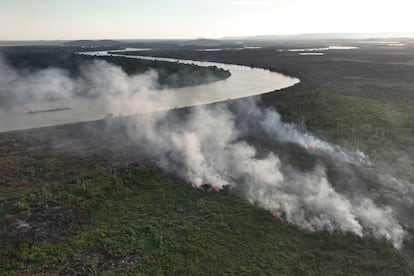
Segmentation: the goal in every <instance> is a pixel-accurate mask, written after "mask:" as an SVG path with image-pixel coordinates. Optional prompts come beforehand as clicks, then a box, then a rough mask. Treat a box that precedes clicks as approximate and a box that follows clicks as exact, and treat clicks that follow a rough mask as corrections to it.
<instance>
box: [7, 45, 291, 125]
mask: <svg viewBox="0 0 414 276" xmlns="http://www.w3.org/2000/svg"><path fill="white" fill-rule="evenodd" d="M126 50H128V51H130V50H131V49H126ZM126 50H125V51H126ZM80 54H83V55H92V56H105V55H110V54H109V53H108V51H95V52H82V53H80ZM114 56H122V57H127V58H137V59H150V60H160V61H169V62H180V63H191V64H195V65H199V66H217V67H220V68H223V69H225V70H229V71H230V72H231V76H230V77H229V78H227V79H225V80H221V81H216V82H213V83H209V84H203V85H198V86H192V87H185V88H178V89H164V90H161V92H162V95H168V96H167V97H168V100H159V101H157V102H156V104H151V105H148V104H146V105H143V104H141V103H142V101H141V99H140V98H139V97H134V96H129V97H128V98H125V97H119V98H118V97H113V96H112V97H110V98H108V97H107V96H103V97H97V98H84V97H73V98H68V99H64V100H61V101H57V102H53V103H51V102H48V103H41V104H36V105H34V104H32V105H20V106H14V107H11V108H9V109H7V110H2V109H0V131H10V130H16V129H28V128H36V127H43V126H52V125H60V124H65V123H73V122H82V121H91V120H97V119H102V118H104V117H105V116H106V114H108V113H112V114H115V115H118V114H122V115H133V114H140V113H149V112H153V111H160V110H168V109H173V108H179V107H186V106H196V105H203V104H209V103H214V102H221V101H226V100H228V99H236V98H242V97H248V96H253V95H259V94H263V93H266V92H270V91H274V90H280V89H283V88H286V87H289V86H292V85H295V84H296V83H298V82H299V79H297V78H292V77H288V76H285V75H282V74H279V73H276V72H271V71H269V70H265V69H260V68H251V67H247V66H240V65H232V64H224V63H214V62H204V61H193V60H177V59H171V58H158V57H148V56H128V55H122V51H118V52H117V54H114ZM150 92H151V91H150ZM152 92H153V93H154V94H156V95H157V96H156V97H159V96H158V95H161V94H160V91H159V90H158V91H152ZM62 107H64V108H62ZM68 107H70V108H68ZM31 110H34V111H45V112H32V113H31V112H30V111H31Z"/></svg>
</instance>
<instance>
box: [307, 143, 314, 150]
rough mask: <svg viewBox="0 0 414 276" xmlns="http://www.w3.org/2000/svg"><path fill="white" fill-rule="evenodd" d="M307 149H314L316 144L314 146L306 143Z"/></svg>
mask: <svg viewBox="0 0 414 276" xmlns="http://www.w3.org/2000/svg"><path fill="white" fill-rule="evenodd" d="M307 146H308V149H314V148H316V144H314V143H308V145H307Z"/></svg>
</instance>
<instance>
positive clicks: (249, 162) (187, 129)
mask: <svg viewBox="0 0 414 276" xmlns="http://www.w3.org/2000/svg"><path fill="white" fill-rule="evenodd" d="M0 66H1V68H0V69H1V73H2V74H0V87H1V91H0V92H2V93H14V94H13V97H15V98H16V99H19V100H22V99H26V98H28V99H31V100H33V99H35V100H44V99H54V98H55V97H74V96H79V95H83V96H96V95H99V96H102V95H104V96H106V97H108V101H106V106H105V108H106V109H107V111H111V109H116V110H119V108H120V107H119V106H118V105H122V104H123V103H125V104H126V102H131V101H132V102H133V103H134V106H135V108H136V109H137V110H140V111H145V110H154V108H155V109H157V107H162V106H164V105H166V104H167V106H168V105H169V106H171V102H174V101H175V100H176V99H175V98H174V97H173V96H171V95H169V94H166V93H162V92H160V91H154V89H153V87H155V86H156V74H155V73H154V72H148V73H147V74H145V75H140V76H128V75H127V74H125V73H124V72H123V71H122V69H120V68H119V67H116V66H113V65H110V64H108V63H106V62H103V61H97V62H95V63H91V64H89V65H87V66H85V67H84V68H83V70H82V73H81V76H80V77H79V78H78V79H71V78H70V77H69V75H68V74H67V72H65V71H62V70H58V69H47V70H42V71H39V72H36V73H31V74H25V73H17V72H15V71H13V70H11V69H10V68H8V67H7V66H5V65H4V64H2V63H0ZM34 91H35V92H34ZM85 93H86V94H85ZM114 99H118V100H116V101H115V100H114ZM119 99H121V100H119ZM128 106H129V105H128ZM121 107H122V106H121ZM160 109H162V108H160ZM127 129H128V135H129V137H130V138H131V139H132V140H133V141H135V142H136V145H137V147H138V148H139V151H140V152H145V154H147V155H148V156H149V157H151V158H153V159H154V160H155V161H156V162H157V163H158V164H159V166H160V167H161V168H163V169H165V170H168V171H173V172H175V173H177V174H179V175H181V176H182V177H184V178H185V179H187V180H188V181H189V182H190V183H192V185H193V186H195V187H200V186H201V185H202V184H205V183H209V184H210V185H211V186H212V187H213V188H216V189H223V188H224V187H226V186H228V187H230V188H233V189H237V190H239V191H241V192H243V193H244V194H245V197H246V198H247V200H248V201H250V202H251V203H252V204H255V205H258V206H261V207H262V208H264V209H266V210H269V211H270V212H277V211H284V212H286V213H287V220H288V222H290V223H293V224H295V225H298V226H299V227H301V228H304V229H308V230H326V231H344V232H352V233H354V234H356V235H359V236H364V235H374V236H376V237H381V238H382V237H385V238H386V239H388V240H389V241H390V242H392V243H393V245H394V246H395V247H397V248H399V247H401V246H402V243H403V239H404V237H405V231H404V228H403V225H402V223H401V222H400V221H399V220H398V219H397V215H398V214H397V213H396V210H398V208H400V207H401V206H400V205H398V206H396V205H394V202H395V201H394V200H392V199H390V200H389V201H386V202H381V201H380V200H378V198H382V197H386V195H384V193H385V192H384V190H386V188H387V189H392V190H393V192H394V193H393V197H398V196H402V195H404V196H406V197H409V198H411V199H412V198H413V197H412V195H413V194H414V192H413V190H412V189H411V188H409V187H412V186H410V185H411V184H410V183H403V182H400V181H399V180H397V179H395V178H394V179H392V178H391V180H390V178H387V179H388V181H384V179H381V177H376V174H377V172H376V171H375V168H374V167H373V166H372V164H371V162H370V161H369V159H368V158H367V157H366V156H365V155H364V154H363V153H361V152H358V151H355V152H352V151H346V150H344V149H342V148H341V147H339V146H335V145H332V144H330V143H328V142H326V141H323V140H321V139H318V138H316V137H314V136H313V135H311V134H310V133H306V132H303V131H300V130H299V129H298V128H296V127H295V125H293V124H287V123H284V122H282V120H281V118H280V115H279V114H278V113H277V111H275V110H273V109H269V108H262V107H260V106H259V105H258V103H257V98H254V99H253V98H251V99H246V100H239V101H236V102H235V103H231V104H215V105H210V106H200V107H194V108H192V109H191V110H190V111H189V112H187V113H180V112H156V113H153V114H150V115H142V116H137V117H136V118H135V119H134V120H129V121H128V128H127ZM252 140H253V141H255V140H258V141H262V140H265V141H266V143H263V144H261V145H260V146H259V147H258V146H257V144H254V143H252V142H251V141H252ZM291 145H293V146H294V147H295V153H293V158H295V157H296V156H302V155H303V156H308V157H306V158H308V159H309V160H307V161H305V163H309V164H311V165H310V166H309V165H307V168H306V169H303V168H302V169H301V168H299V167H298V166H296V165H294V164H291V163H290V162H289V161H288V160H289V159H284V158H281V154H282V151H283V150H284V149H285V148H288V147H289V146H291ZM395 183H398V185H400V187H397V186H396V185H395ZM391 187H392V188H391ZM373 189H374V190H375V191H376V193H377V196H375V195H374V194H372V190H373ZM407 193H408V194H409V196H408V195H407ZM405 204H406V206H404V208H409V207H412V204H413V203H412V201H411V202H409V203H407V202H405ZM396 207H398V208H396Z"/></svg>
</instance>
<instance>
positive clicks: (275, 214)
mask: <svg viewBox="0 0 414 276" xmlns="http://www.w3.org/2000/svg"><path fill="white" fill-rule="evenodd" d="M272 216H273V217H275V218H277V219H280V216H281V214H280V213H279V212H273V213H272Z"/></svg>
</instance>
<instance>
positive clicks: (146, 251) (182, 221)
mask: <svg viewBox="0 0 414 276" xmlns="http://www.w3.org/2000/svg"><path fill="white" fill-rule="evenodd" d="M183 53H187V54H188V53H190V54H188V55H187V56H181V57H185V58H193V59H197V58H199V59H203V58H204V59H209V60H213V61H214V60H215V61H224V62H233V63H242V64H247V65H253V66H260V67H265V68H269V69H274V70H278V68H276V67H275V64H277V65H278V66H280V67H281V68H284V70H285V72H287V73H289V72H290V74H292V75H295V76H298V77H300V78H301V80H302V83H301V84H299V85H297V86H295V87H292V88H288V89H286V90H284V91H281V92H278V93H270V94H267V95H265V96H264V97H263V105H264V106H271V107H276V108H277V109H278V110H279V111H280V112H281V114H282V115H283V119H284V120H286V121H291V122H301V123H303V124H304V125H305V126H306V128H307V129H308V130H310V131H312V132H313V133H315V134H316V135H318V136H319V137H323V138H325V139H327V140H329V141H332V142H335V143H338V144H341V145H343V146H345V147H349V148H359V149H361V150H363V151H365V152H367V153H368V154H369V155H370V156H371V158H373V160H374V161H375V162H377V163H379V164H385V165H387V164H391V166H388V168H389V169H393V170H394V171H393V173H395V174H396V175H398V176H401V177H403V178H405V179H411V180H413V179H414V171H413V167H412V166H411V165H410V164H411V163H410V162H409V160H412V157H413V156H414V152H413V151H414V140H413V137H414V136H413V134H414V124H413V122H414V113H413V112H414V106H413V105H414V104H413V101H412V100H411V99H412V94H410V92H412V84H411V82H410V81H407V80H408V79H409V78H408V77H409V76H410V74H412V73H411V72H412V70H411V71H410V70H407V69H410V68H411V67H404V66H402V65H398V66H397V65H393V66H394V67H392V68H394V69H395V70H391V71H390V72H387V73H384V70H385V69H384V67H383V66H382V65H378V64H377V63H372V64H371V63H366V62H365V63H363V66H362V65H361V66H357V65H355V64H354V63H352V62H350V61H346V62H343V61H341V62H340V63H335V62H337V61H335V60H334V59H335V58H337V57H333V59H332V60H325V61H323V62H321V61H320V60H318V59H319V58H318V59H317V58H314V57H309V59H306V60H305V59H303V57H299V58H300V60H298V57H297V56H291V55H290V56H288V55H287V56H286V57H285V56H278V55H282V54H279V53H276V54H275V51H274V50H272V51H267V50H263V51H262V52H260V54H258V53H257V52H256V51H249V52H246V53H244V54H243V55H241V54H240V53H229V52H226V53H220V52H218V53H206V52H195V51H194V52H185V51H183ZM347 53H348V52H347ZM352 53H353V52H349V54H344V53H342V52H340V54H342V55H344V56H343V57H342V58H343V59H350V57H348V56H346V55H352ZM356 53H357V52H356ZM375 53H376V52H375ZM46 54H47V55H48V56H49V57H50V53H48V52H47V51H46V50H45V55H46ZM362 54H366V53H365V52H364V51H362ZM362 54H361V53H357V54H356V55H361V56H364V55H362ZM52 55H53V51H52ZM56 55H59V56H60V54H56ZM166 55H167V56H174V55H171V54H166ZM198 55H216V56H202V57H200V56H198ZM220 55H223V56H220ZM274 56H275V57H274ZM327 56H328V55H327ZM177 57H180V56H177ZM56 58H57V57H56ZM306 58H308V57H306ZM328 58H329V57H328ZM355 58H356V57H355ZM370 58H372V57H371V56H364V59H368V60H369V59H370ZM376 58H381V60H382V59H386V58H384V56H383V55H378V56H376ZM53 59H54V58H50V60H53ZM15 60H17V59H15ZM24 60H25V59H22V60H21V62H24ZM42 60H43V59H42ZM381 60H379V61H378V62H380V61H381ZM41 62H42V61H41V60H39V63H37V61H36V64H41ZM110 62H115V61H110ZM358 64H359V63H358ZM339 65H341V66H339ZM18 66H20V65H18ZM48 66H49V65H45V67H48ZM53 66H55V65H53ZM68 70H70V71H71V69H68ZM128 70H134V69H128ZM75 71H76V70H75ZM75 71H74V72H75ZM71 72H72V71H71ZM393 72H394V73H393ZM389 73H393V74H389ZM393 87H394V88H393ZM396 87H397V88H396ZM387 89H388V90H387ZM385 91H390V93H385ZM401 95H403V96H401ZM177 112H179V111H177ZM103 129H105V124H104V122H103V121H100V122H92V123H82V124H72V125H66V126H57V127H53V128H46V129H38V130H30V131H23V132H15V133H8V134H1V135H0V167H1V168H2V170H0V187H1V188H0V248H1V250H0V274H5V275H7V274H11V275H13V274H24V273H27V274H30V273H32V274H34V273H40V274H42V273H43V274H47V273H50V274H59V273H62V274H63V273H71V274H76V273H81V274H82V273H83V274H93V273H95V274H107V275H114V274H121V275H122V274H124V275H127V274H134V273H136V274H143V275H161V274H167V275H200V274H206V275H222V274H229V275H262V274H265V275H266V274H273V275H274V274H276V275H277V274H279V275H413V274H414V266H413V260H414V242H413V239H411V238H410V237H408V238H407V239H408V240H407V241H406V242H405V248H404V249H403V250H402V251H398V250H396V249H394V248H393V247H392V246H391V245H390V244H389V243H388V242H386V241H384V240H375V239H372V238H363V239H361V238H359V237H357V236H354V235H351V234H343V233H332V234H330V233H325V232H317V233H312V232H307V231H302V230H299V229H298V228H297V227H295V226H293V225H289V224H282V223H281V222H280V221H279V220H276V219H275V218H273V217H272V215H271V214H270V213H268V212H266V211H264V210H262V209H259V208H256V207H254V206H251V205H250V204H249V203H248V202H246V201H245V200H243V199H242V198H240V197H239V195H238V194H237V191H226V192H220V193H210V192H201V191H196V190H194V189H192V188H191V186H190V185H189V183H185V181H183V180H182V179H178V178H176V177H175V176H172V175H165V174H163V173H161V172H160V171H159V169H158V168H156V167H155V166H154V165H152V164H151V163H150V162H148V161H145V160H144V161H142V160H138V161H137V159H138V158H139V157H137V155H138V156H139V154H136V152H134V151H132V150H129V148H128V147H125V145H124V146H123V147H122V148H121V147H118V146H117V143H116V141H121V140H122V141H123V138H122V137H119V136H114V137H112V138H110V139H109V138H108V137H107V136H105V135H103V131H102V130H103ZM113 132H114V133H115V135H119V133H121V131H118V129H115V130H114V131H113ZM51 133H53V137H51V135H50V134H51ZM99 138H100V139H101V140H99ZM252 142H253V143H260V142H261V141H260V140H256V141H252ZM108 145H111V146H112V148H110V147H109V146H108ZM129 160H134V162H135V163H133V164H128V163H129ZM407 160H408V161H407ZM114 164H115V165H114ZM386 167H387V166H384V168H386ZM29 226H30V227H29ZM408 230H409V231H411V233H412V232H413V230H410V229H408Z"/></svg>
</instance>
